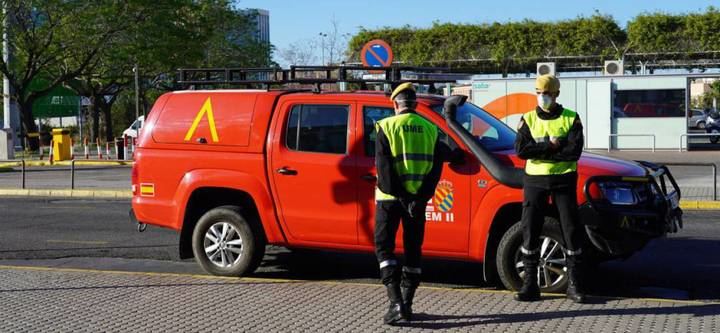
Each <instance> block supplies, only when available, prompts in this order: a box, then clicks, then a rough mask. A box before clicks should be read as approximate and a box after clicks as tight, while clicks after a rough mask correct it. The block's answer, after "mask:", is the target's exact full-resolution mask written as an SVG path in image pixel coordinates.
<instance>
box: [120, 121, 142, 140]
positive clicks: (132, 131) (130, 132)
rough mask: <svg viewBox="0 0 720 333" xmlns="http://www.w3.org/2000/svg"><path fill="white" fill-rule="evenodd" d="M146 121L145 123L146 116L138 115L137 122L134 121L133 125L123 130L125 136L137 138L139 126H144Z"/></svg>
mask: <svg viewBox="0 0 720 333" xmlns="http://www.w3.org/2000/svg"><path fill="white" fill-rule="evenodd" d="M144 123H145V116H140V117H138V119H137V120H135V122H134V123H132V125H130V127H128V128H127V129H126V130H124V131H123V136H129V137H131V138H137V136H138V128H142V127H143V124H144Z"/></svg>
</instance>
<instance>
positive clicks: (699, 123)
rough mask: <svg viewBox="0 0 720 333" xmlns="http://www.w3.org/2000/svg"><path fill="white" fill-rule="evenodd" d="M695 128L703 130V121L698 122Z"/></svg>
mask: <svg viewBox="0 0 720 333" xmlns="http://www.w3.org/2000/svg"><path fill="white" fill-rule="evenodd" d="M697 128H699V129H705V122H704V121H699V122H698V123H697Z"/></svg>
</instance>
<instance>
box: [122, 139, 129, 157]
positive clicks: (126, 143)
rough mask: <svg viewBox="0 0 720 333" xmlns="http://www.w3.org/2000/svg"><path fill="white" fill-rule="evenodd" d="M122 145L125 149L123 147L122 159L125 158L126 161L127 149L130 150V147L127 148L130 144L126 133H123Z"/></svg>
mask: <svg viewBox="0 0 720 333" xmlns="http://www.w3.org/2000/svg"><path fill="white" fill-rule="evenodd" d="M123 146H124V147H125V149H123V160H126V161H127V159H128V150H130V149H129V148H130V146H129V142H128V136H127V135H123Z"/></svg>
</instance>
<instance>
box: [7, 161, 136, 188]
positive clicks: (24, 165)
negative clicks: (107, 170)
mask: <svg viewBox="0 0 720 333" xmlns="http://www.w3.org/2000/svg"><path fill="white" fill-rule="evenodd" d="M29 162H30V163H32V162H37V160H24V159H22V160H17V159H15V160H0V163H3V164H15V165H14V166H10V167H18V166H19V167H20V181H19V185H20V188H21V189H25V188H26V187H27V186H26V184H27V171H28V166H30V163H29ZM84 163H92V164H93V165H97V164H98V163H100V164H108V165H128V164H132V163H133V161H131V160H71V161H70V164H69V167H70V189H73V190H74V189H75V174H76V171H77V169H76V165H77V164H84Z"/></svg>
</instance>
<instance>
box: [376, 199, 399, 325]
mask: <svg viewBox="0 0 720 333" xmlns="http://www.w3.org/2000/svg"><path fill="white" fill-rule="evenodd" d="M401 214H402V207H401V206H400V203H399V202H398V201H378V202H377V203H376V204H375V255H376V256H377V259H378V263H379V265H380V278H381V280H382V283H383V285H385V288H386V289H387V295H388V298H389V299H390V308H389V309H388V312H387V313H386V314H385V316H384V317H383V322H384V323H385V324H393V323H396V322H398V321H400V320H402V312H403V311H404V307H403V305H402V294H401V291H400V270H399V266H398V262H397V259H396V257H395V235H396V234H397V229H398V226H399V224H400V217H401Z"/></svg>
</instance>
